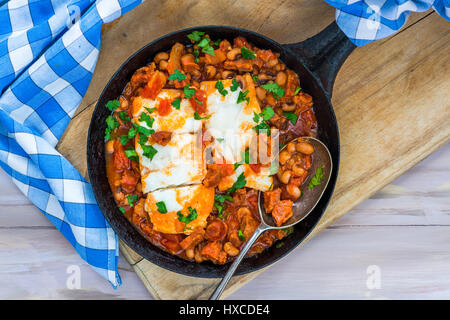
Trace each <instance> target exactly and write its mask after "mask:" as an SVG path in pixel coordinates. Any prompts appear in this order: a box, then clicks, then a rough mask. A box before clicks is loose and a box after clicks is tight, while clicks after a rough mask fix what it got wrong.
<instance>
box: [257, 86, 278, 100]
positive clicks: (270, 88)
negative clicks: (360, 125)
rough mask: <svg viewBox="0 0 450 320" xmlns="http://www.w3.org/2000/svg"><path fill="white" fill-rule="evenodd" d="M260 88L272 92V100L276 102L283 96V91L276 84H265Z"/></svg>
mask: <svg viewBox="0 0 450 320" xmlns="http://www.w3.org/2000/svg"><path fill="white" fill-rule="evenodd" d="M261 87H263V88H264V89H266V90H267V91H269V92H272V93H273V96H274V98H275V99H277V100H278V99H279V98H281V97H283V96H284V89H283V88H282V87H280V86H279V85H277V84H276V83H266V84H263V85H262V86H261Z"/></svg>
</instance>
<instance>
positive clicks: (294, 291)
mask: <svg viewBox="0 0 450 320" xmlns="http://www.w3.org/2000/svg"><path fill="white" fill-rule="evenodd" d="M74 270H75V273H77V271H78V270H79V271H80V289H77V288H73V287H74V282H71V280H72V279H73V275H74V273H73V272H74ZM120 274H121V276H122V280H123V285H122V286H121V287H120V288H119V289H117V290H114V289H113V288H112V287H111V286H110V285H109V284H108V283H107V282H106V281H105V280H103V278H101V277H100V276H98V275H97V274H96V273H95V272H94V271H93V270H91V269H90V267H89V266H88V265H87V264H86V263H85V262H84V261H83V260H82V259H81V258H79V257H78V255H77V254H76V253H75V251H74V250H73V249H72V247H71V246H70V245H69V244H68V242H67V241H66V240H65V239H64V238H63V236H62V235H61V234H60V233H59V232H58V231H57V230H56V229H55V228H54V227H53V226H52V225H51V224H50V223H49V222H48V221H47V219H46V218H45V217H44V216H43V215H42V214H41V213H40V212H39V210H38V209H36V208H35V207H34V206H33V205H32V204H30V202H29V201H28V200H27V198H26V197H24V196H23V195H22V193H20V191H19V190H18V189H17V188H16V187H15V185H14V184H13V183H12V182H11V180H10V178H9V176H8V175H6V174H5V173H4V172H3V171H0V299H150V298H151V296H150V295H149V294H148V292H147V291H146V290H145V288H144V286H143V285H142V283H141V282H140V281H139V279H138V277H137V276H136V274H134V272H133V271H132V270H131V268H130V266H129V265H128V263H127V262H126V261H125V259H123V258H122V257H121V258H120ZM378 280H379V281H378ZM75 287H76V285H75ZM229 298H230V299H252V298H253V299H450V144H447V145H446V146H445V147H443V148H442V149H440V150H438V151H437V152H436V153H434V154H433V155H431V156H430V157H429V158H427V159H426V160H424V161H423V162H422V163H420V164H419V165H417V166H416V167H415V168H413V169H411V170H409V171H408V172H407V173H406V174H404V175H403V176H402V177H400V178H399V179H397V180H395V181H394V182H393V183H391V184H390V185H388V186H387V187H385V188H384V189H383V190H381V191H380V192H378V193H377V194H376V195H374V196H373V197H372V198H370V199H369V200H367V201H365V202H364V203H363V204H361V205H360V206H358V207H357V208H355V209H354V210H352V211H351V212H350V213H349V214H348V215H346V216H345V217H344V218H342V219H341V220H339V221H337V222H336V223H335V224H334V225H332V226H330V227H329V228H328V229H326V230H325V231H323V232H322V233H320V234H319V235H318V236H317V237H315V238H313V239H312V240H311V241H309V242H308V243H307V244H306V245H305V246H304V247H303V248H301V249H298V250H295V251H294V252H293V253H292V254H290V255H289V256H288V257H286V258H285V259H284V260H282V262H280V263H277V264H276V265H274V266H273V267H272V268H270V269H269V270H268V271H266V272H264V273H263V274H262V275H260V276H259V277H258V278H256V279H255V280H253V281H252V282H250V283H249V284H247V285H245V286H244V287H243V288H241V289H240V290H238V291H237V292H235V293H233V294H232V295H231V296H230V297H229Z"/></svg>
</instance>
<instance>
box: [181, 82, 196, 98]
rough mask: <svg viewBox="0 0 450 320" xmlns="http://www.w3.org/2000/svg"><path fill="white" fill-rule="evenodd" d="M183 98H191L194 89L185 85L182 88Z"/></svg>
mask: <svg viewBox="0 0 450 320" xmlns="http://www.w3.org/2000/svg"><path fill="white" fill-rule="evenodd" d="M183 90H184V96H185V97H186V98H188V99H190V98H192V97H193V96H194V94H195V89H194V88H189V85H188V84H187V85H185V86H184V88H183Z"/></svg>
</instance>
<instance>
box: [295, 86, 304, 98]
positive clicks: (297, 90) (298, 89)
mask: <svg viewBox="0 0 450 320" xmlns="http://www.w3.org/2000/svg"><path fill="white" fill-rule="evenodd" d="M300 90H302V88H300V87H297V89H295V92H294V96H295V95H297V93H299V92H300Z"/></svg>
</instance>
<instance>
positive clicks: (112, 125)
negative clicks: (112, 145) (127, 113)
mask: <svg viewBox="0 0 450 320" xmlns="http://www.w3.org/2000/svg"><path fill="white" fill-rule="evenodd" d="M106 126H107V127H106V130H105V139H106V140H111V132H112V131H113V130H114V129H116V128H117V127H119V121H117V119H116V118H115V117H113V116H108V117H107V118H106Z"/></svg>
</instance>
